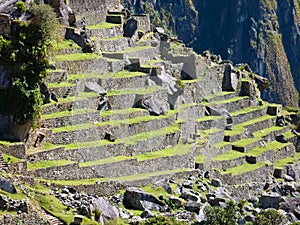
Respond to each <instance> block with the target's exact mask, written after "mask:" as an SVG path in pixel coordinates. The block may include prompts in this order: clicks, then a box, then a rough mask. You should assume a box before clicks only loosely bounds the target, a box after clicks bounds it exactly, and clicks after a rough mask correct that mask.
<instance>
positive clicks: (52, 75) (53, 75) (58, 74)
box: [45, 69, 68, 83]
mask: <svg viewBox="0 0 300 225" xmlns="http://www.w3.org/2000/svg"><path fill="white" fill-rule="evenodd" d="M67 79H68V74H67V71H65V70H61V69H56V70H47V76H46V78H45V82H46V83H54V82H56V83H60V82H66V81H67Z"/></svg>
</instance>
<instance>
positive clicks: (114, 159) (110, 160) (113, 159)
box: [79, 156, 133, 167]
mask: <svg viewBox="0 0 300 225" xmlns="http://www.w3.org/2000/svg"><path fill="white" fill-rule="evenodd" d="M129 159H133V157H129V156H116V157H110V158H105V159H100V160H95V161H90V162H82V163H80V164H79V166H80V167H88V166H95V165H101V164H108V163H115V162H120V161H124V160H129Z"/></svg>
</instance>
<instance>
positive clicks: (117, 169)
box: [29, 144, 193, 180]
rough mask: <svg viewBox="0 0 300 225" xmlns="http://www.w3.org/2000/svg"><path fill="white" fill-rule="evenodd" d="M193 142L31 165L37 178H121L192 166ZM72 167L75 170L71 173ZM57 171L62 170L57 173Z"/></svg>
mask: <svg viewBox="0 0 300 225" xmlns="http://www.w3.org/2000/svg"><path fill="white" fill-rule="evenodd" d="M192 147H193V145H184V144H178V145H177V146H174V147H173V148H167V149H163V150H159V151H153V152H151V153H143V154H138V155H135V156H131V157H130V156H122V155H119V156H116V157H111V158H106V159H101V160H94V161H89V162H82V163H79V164H78V163H73V162H72V161H68V160H52V161H40V162H36V163H32V164H29V168H30V170H31V171H34V173H35V175H36V176H37V177H43V178H45V179H59V180H60V179H69V180H72V179H76V178H79V179H88V178H93V177H119V176H128V175H132V174H139V173H146V172H155V171H160V170H172V169H177V168H182V167H186V166H189V165H191V160H190V157H191V154H192V153H193V148H192ZM124 168H126V170H125V169H124ZM70 170H72V172H70ZM57 171H60V172H59V173H57Z"/></svg>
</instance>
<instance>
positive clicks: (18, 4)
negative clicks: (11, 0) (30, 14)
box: [16, 1, 27, 12]
mask: <svg viewBox="0 0 300 225" xmlns="http://www.w3.org/2000/svg"><path fill="white" fill-rule="evenodd" d="M16 7H17V9H18V10H19V11H21V12H25V11H26V9H27V6H26V3H25V2H22V1H18V2H16Z"/></svg>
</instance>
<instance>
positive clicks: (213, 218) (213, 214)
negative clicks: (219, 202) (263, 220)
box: [204, 201, 239, 225]
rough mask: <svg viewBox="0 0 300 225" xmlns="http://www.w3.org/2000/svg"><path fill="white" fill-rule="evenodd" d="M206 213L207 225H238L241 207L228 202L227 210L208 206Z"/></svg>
mask: <svg viewBox="0 0 300 225" xmlns="http://www.w3.org/2000/svg"><path fill="white" fill-rule="evenodd" d="M204 211H205V215H206V221H205V223H204V224H205V225H212V224H213V225H236V223H237V219H238V211H239V207H238V206H237V205H236V204H235V203H234V202H233V201H228V202H227V206H226V208H221V207H219V206H217V207H211V206H208V207H206V208H205V210H204Z"/></svg>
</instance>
